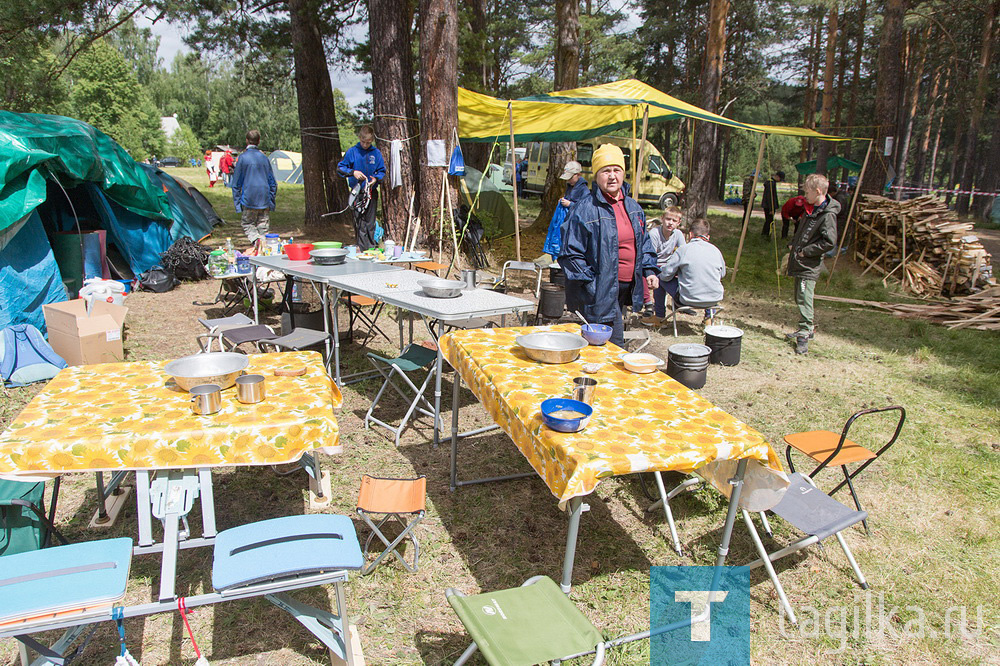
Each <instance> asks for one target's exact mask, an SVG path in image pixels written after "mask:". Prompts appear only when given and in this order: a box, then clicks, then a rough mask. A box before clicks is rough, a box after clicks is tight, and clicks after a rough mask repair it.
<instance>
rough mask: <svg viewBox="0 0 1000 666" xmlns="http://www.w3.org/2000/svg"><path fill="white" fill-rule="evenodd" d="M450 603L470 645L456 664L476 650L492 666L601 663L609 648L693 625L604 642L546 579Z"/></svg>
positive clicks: (452, 595) (451, 593) (453, 597)
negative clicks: (574, 660) (586, 660)
mask: <svg viewBox="0 0 1000 666" xmlns="http://www.w3.org/2000/svg"><path fill="white" fill-rule="evenodd" d="M445 596H446V597H447V598H448V603H449V604H451V607H452V608H453V609H454V610H455V613H457V614H458V618H459V620H461V621H462V624H463V625H465V629H466V631H468V632H469V635H470V636H471V637H472V640H473V641H474V642H473V643H472V645H470V646H469V647H468V648H467V649H466V650H465V652H463V653H462V656H461V657H459V658H458V661H456V662H455V665H456V666H460V665H461V664H465V663H467V662H468V661H469V659H471V658H472V656H473V655H474V654H475V653H476V651H477V650H479V651H481V652H482V653H483V657H485V658H486V661H487V662H489V663H490V664H494V666H500V665H503V666H509V665H512V664H538V663H548V662H550V661H553V662H558V661H561V660H564V659H571V658H574V657H582V656H584V655H588V654H593V655H594V661H593V662H591V663H592V664H594V666H598V665H599V664H603V663H604V654H605V651H606V650H607V649H608V648H612V647H615V646H618V645H624V644H625V643H631V642H633V641H639V640H645V639H647V638H649V637H650V636H651V635H657V634H661V633H664V632H666V631H672V630H674V629H680V628H682V627H689V626H691V620H685V621H682V622H678V623H676V624H673V625H667V626H663V627H657V628H656V629H653V630H647V631H643V632H640V633H638V634H631V635H626V636H620V637H618V638H615V639H613V640H610V641H605V640H604V636H603V635H602V634H601V632H600V631H598V630H597V629H596V628H595V627H594V625H593V624H592V623H591V622H590V620H588V619H587V617H586V616H585V615H584V614H583V613H581V612H580V609H578V608H577V607H576V605H575V604H574V603H573V602H572V601H570V600H569V597H568V596H567V595H566V594H565V593H563V591H562V590H561V589H560V588H559V586H558V585H556V584H555V582H554V581H553V580H552V579H551V578H549V577H548V576H535V577H533V578H529V579H528V580H526V581H525V582H524V584H523V585H521V587H515V588H511V589H509V590H499V591H497V592H484V593H482V594H475V595H472V596H469V597H467V596H465V595H464V594H462V593H461V592H459V591H458V590H455V589H454V588H448V589H447V590H445Z"/></svg>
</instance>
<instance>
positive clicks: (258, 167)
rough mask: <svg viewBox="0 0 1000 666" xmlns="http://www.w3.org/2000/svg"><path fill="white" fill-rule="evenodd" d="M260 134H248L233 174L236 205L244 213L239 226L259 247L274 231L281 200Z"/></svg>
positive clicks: (254, 132) (234, 201) (237, 209)
mask: <svg viewBox="0 0 1000 666" xmlns="http://www.w3.org/2000/svg"><path fill="white" fill-rule="evenodd" d="M259 145H260V132H258V131H257V130H250V131H249V132H247V149H246V150H245V151H244V152H243V154H242V155H240V159H239V160H238V161H237V162H236V170H235V171H234V172H233V178H232V181H231V182H232V184H233V205H234V206H236V212H237V213H242V214H243V215H242V217H241V219H240V223H241V224H242V225H243V233H245V234H246V236H247V239H248V240H249V241H250V242H251V243H253V244H255V245H257V246H258V249H259V246H260V244H261V243H262V242H263V238H264V236H265V235H266V234H267V232H268V230H270V228H271V211H272V210H274V205H275V200H276V199H277V196H278V183H277V181H275V180H274V173H273V172H272V171H271V163H270V162H269V161H268V159H267V155H265V154H264V153H262V152H261V151H260V148H258V147H257V146H259Z"/></svg>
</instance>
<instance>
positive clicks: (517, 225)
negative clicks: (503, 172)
mask: <svg viewBox="0 0 1000 666" xmlns="http://www.w3.org/2000/svg"><path fill="white" fill-rule="evenodd" d="M507 115H508V116H509V117H510V163H511V166H512V167H513V168H514V171H513V172H512V173H511V179H510V183H511V185H513V192H514V254H516V255H517V260H518V261H521V216H520V215H519V214H518V211H517V154H516V153H515V152H514V106H513V104H512V103H511V102H507ZM525 157H527V155H525Z"/></svg>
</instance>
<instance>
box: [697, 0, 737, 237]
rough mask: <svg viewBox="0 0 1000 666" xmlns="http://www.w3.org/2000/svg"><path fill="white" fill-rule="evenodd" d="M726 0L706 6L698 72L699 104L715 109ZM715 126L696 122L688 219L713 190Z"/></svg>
mask: <svg viewBox="0 0 1000 666" xmlns="http://www.w3.org/2000/svg"><path fill="white" fill-rule="evenodd" d="M728 13H729V0H711V2H710V3H709V9H708V43H707V44H706V46H705V60H704V62H703V65H702V73H701V105H700V106H701V108H703V109H705V110H706V111H711V112H712V113H715V110H716V107H717V106H718V105H719V88H720V86H721V84H722V66H723V57H724V54H725V52H726V15H727V14H728ZM714 129H715V126H714V125H713V124H711V123H708V122H704V121H703V122H699V123H697V125H696V126H695V135H694V142H693V143H694V146H693V150H694V154H693V156H692V171H693V172H694V176H693V178H692V180H691V188H690V190H689V193H688V211H687V215H688V219H691V220H693V219H695V218H698V217H704V216H705V213H706V212H707V211H708V197H709V194H710V193H711V191H712V169H711V162H712V155H713V154H714V153H715V136H714Z"/></svg>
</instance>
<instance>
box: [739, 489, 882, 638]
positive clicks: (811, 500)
mask: <svg viewBox="0 0 1000 666" xmlns="http://www.w3.org/2000/svg"><path fill="white" fill-rule="evenodd" d="M788 481H789V484H788V489H787V490H786V491H785V494H784V495H782V497H781V501H780V502H778V504H777V505H775V506H774V507H772V508H771V509H770V510H771V512H772V513H775V514H777V515H779V516H781V517H782V518H784V519H785V521H786V522H788V523H790V524H791V525H793V526H794V527H795V528H796V529H798V530H799V531H800V532H804V533H805V534H806V535H807V536H805V537H803V538H802V539H799V540H798V541H796V542H795V543H793V544H791V545H789V546H786V547H784V548H782V549H781V550H779V551H776V552H774V553H770V554H769V553H768V552H767V549H766V548H764V544H763V542H762V541H761V539H760V535H759V534H758V533H757V528H756V527H754V523H753V519H752V518H751V517H750V513H749V512H748V511H747V510H746V509H741V511H742V512H743V522H744V523H746V526H747V529H748V530H749V531H750V538H751V539H752V540H753V543H754V547H755V548H756V549H757V553H758V554H759V555H760V559H759V560H755V561H754V562H751V563H750V564H748V565H746V566H747V567H748V568H750V569H754V568H756V567H759V566H763V567H764V568H765V569H767V575H768V576H770V578H771V582H772V583H774V589H775V591H776V592H777V593H778V600H779V602H780V604H781V610H783V611H784V612H785V614H786V615H788V619H789V620H791V622H792V624H795V623H796V619H795V613H794V612H793V611H792V606H791V604H789V603H788V597H787V596H786V595H785V589H784V588H783V587H782V586H781V582H780V581H779V580H778V574H777V573H776V572H775V570H774V566H773V565H772V564H771V563H772V562H774V561H776V560H778V559H780V558H782V557H785V556H786V555H791V554H792V553H796V552H798V551H800V550H802V549H803V548H808V547H809V546H811V545H813V544H815V543H819V542H821V541H822V540H823V539H826V538H827V537H830V536H835V537H837V542H838V543H840V547H841V548H842V549H843V550H844V555H846V556H847V561H848V563H849V564H850V565H851V569H853V570H854V575H855V576H857V578H858V582H859V583H860V584H861V589H863V590H867V589H868V582H867V581H866V580H865V575H864V574H863V573H861V569H860V568H859V567H858V563H857V562H856V561H855V559H854V554H853V553H852V552H851V549H850V548H849V547H848V545H847V542H846V541H845V540H844V535H843V534H841V532H842V531H843V530H846V529H847V528H848V527H851V526H852V525H856V524H858V523H860V522H862V521H864V520H865V519H866V518H867V517H868V514H867V513H866V512H865V511H855V510H854V509H851V508H849V507H846V506H844V505H843V504H841V503H840V502H838V501H837V500H835V499H833V498H832V497H830V496H829V495H827V494H826V493H824V492H823V491H822V490H820V489H819V488H817V487H816V486H815V484H813V482H812V479H810V478H809V477H807V476H803V475H801V474H799V473H797V472H795V473H792V474H789V475H788ZM761 515H763V514H761ZM766 524H767V523H766V522H765V525H766ZM766 529H767V530H768V533H770V527H769V526H768V527H767V528H766Z"/></svg>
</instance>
